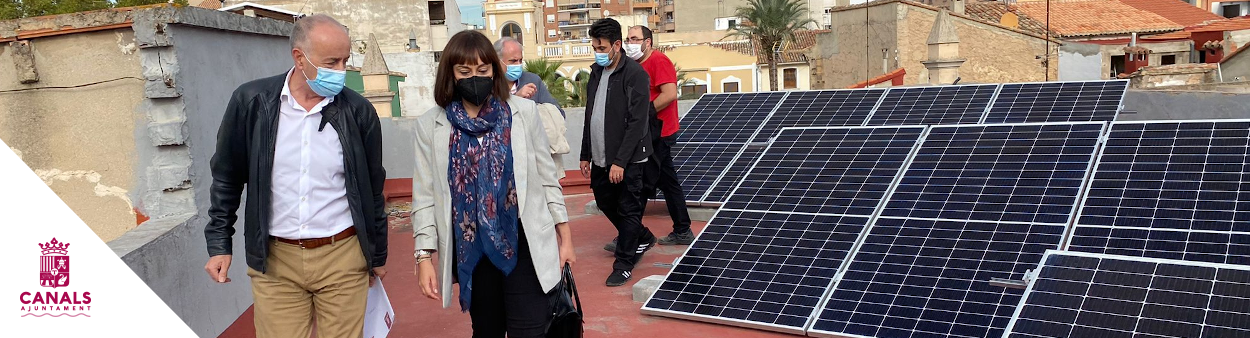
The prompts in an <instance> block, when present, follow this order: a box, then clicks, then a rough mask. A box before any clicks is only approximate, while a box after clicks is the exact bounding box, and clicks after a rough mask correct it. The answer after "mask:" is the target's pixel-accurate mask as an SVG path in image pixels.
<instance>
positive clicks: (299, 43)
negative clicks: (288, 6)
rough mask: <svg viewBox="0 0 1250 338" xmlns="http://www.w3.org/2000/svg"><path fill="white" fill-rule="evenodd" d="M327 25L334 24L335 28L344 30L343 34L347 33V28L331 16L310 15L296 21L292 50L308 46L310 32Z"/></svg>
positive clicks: (293, 30)
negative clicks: (314, 28)
mask: <svg viewBox="0 0 1250 338" xmlns="http://www.w3.org/2000/svg"><path fill="white" fill-rule="evenodd" d="M326 24H334V26H335V27H339V28H342V29H343V32H347V27H346V26H343V24H341V23H339V21H338V20H334V18H332V17H330V16H329V15H325V14H314V15H309V16H306V17H303V18H300V19H299V20H295V28H292V29H291V49H295V48H302V47H305V46H306V45H307V44H308V32H310V31H312V29H313V27H317V26H320V25H326Z"/></svg>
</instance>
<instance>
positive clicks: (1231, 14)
mask: <svg viewBox="0 0 1250 338" xmlns="http://www.w3.org/2000/svg"><path fill="white" fill-rule="evenodd" d="M1220 11H1223V12H1224V17H1225V18H1230V19H1231V18H1235V17H1239V16H1241V4H1231V5H1223V6H1220Z"/></svg>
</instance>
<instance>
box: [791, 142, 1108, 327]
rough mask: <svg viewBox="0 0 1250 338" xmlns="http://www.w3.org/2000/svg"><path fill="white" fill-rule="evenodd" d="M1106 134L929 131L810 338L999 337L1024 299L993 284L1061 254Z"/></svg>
mask: <svg viewBox="0 0 1250 338" xmlns="http://www.w3.org/2000/svg"><path fill="white" fill-rule="evenodd" d="M1103 127H1104V124H1103V123H1063V124H1015V125H969V126H946V127H932V128H930V129H929V133H928V134H927V135H926V136H925V140H924V142H923V143H922V144H921V145H920V148H919V149H917V151H916V155H915V156H914V157H913V159H912V160H911V161H910V164H908V167H907V169H906V170H905V171H904V173H903V174H902V176H901V178H900V180H899V183H898V185H897V186H896V187H895V189H894V190H893V192H892V193H891V195H890V196H889V197H888V198H887V202H886V204H885V207H884V209H883V210H882V212H881V216H880V217H878V218H877V219H876V220H875V221H874V222H873V224H872V226H871V227H869V230H868V234H867V235H866V237H865V238H864V239H863V242H862V244H860V246H859V248H858V249H856V250H855V251H854V253H853V258H852V259H851V261H850V263H849V264H848V265H847V269H846V271H845V272H844V273H843V275H842V277H841V278H840V279H839V280H838V281H837V283H836V284H835V286H834V289H833V290H832V293H831V294H830V296H829V299H828V301H827V303H826V304H824V305H823V306H822V307H821V309H822V310H821V312H820V313H819V316H818V317H817V319H816V320H815V321H814V323H813V324H812V327H811V328H810V329H809V330H808V333H809V334H812V335H822V336H834V335H837V336H847V335H850V336H862V337H979V338H985V337H999V336H1001V335H1002V332H1003V329H1004V328H1005V327H1006V326H1007V322H1008V321H1009V320H1010V318H1011V314H1012V310H1013V309H1014V307H1015V305H1016V304H1017V303H1018V300H1019V297H1020V295H1021V294H1022V290H1016V289H1005V288H1002V287H997V286H993V285H990V284H989V281H990V280H991V279H994V278H1006V279H1020V278H1021V277H1022V276H1023V274H1024V272H1025V271H1027V270H1028V269H1029V268H1031V267H1033V266H1035V265H1036V264H1037V263H1038V261H1039V260H1040V259H1041V256H1042V254H1043V253H1044V252H1045V251H1046V250H1048V249H1055V248H1058V247H1059V245H1060V244H1061V242H1062V239H1063V236H1064V232H1065V229H1066V227H1067V223H1068V220H1069V218H1070V217H1071V215H1072V214H1073V212H1072V209H1073V208H1074V207H1075V205H1076V200H1077V197H1078V195H1079V192H1080V189H1081V185H1082V182H1083V181H1084V177H1085V173H1086V172H1087V171H1088V169H1089V166H1090V165H1091V163H1090V162H1091V161H1092V159H1093V156H1094V153H1095V151H1096V150H1097V149H1096V148H1097V147H1096V146H1097V144H1098V139H1099V136H1100V133H1101V131H1102V129H1103ZM1064 203H1066V205H1065V204H1064Z"/></svg>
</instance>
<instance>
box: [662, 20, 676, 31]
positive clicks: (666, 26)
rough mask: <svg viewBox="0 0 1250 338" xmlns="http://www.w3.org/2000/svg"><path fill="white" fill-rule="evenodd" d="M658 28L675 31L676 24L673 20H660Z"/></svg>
mask: <svg viewBox="0 0 1250 338" xmlns="http://www.w3.org/2000/svg"><path fill="white" fill-rule="evenodd" d="M660 30H662V31H665V32H675V31H677V24H674V23H673V20H668V21H665V22H662V23H660Z"/></svg>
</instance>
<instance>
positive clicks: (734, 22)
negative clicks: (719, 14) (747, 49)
mask: <svg viewBox="0 0 1250 338" xmlns="http://www.w3.org/2000/svg"><path fill="white" fill-rule="evenodd" d="M734 28H738V19H729V29H734Z"/></svg>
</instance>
